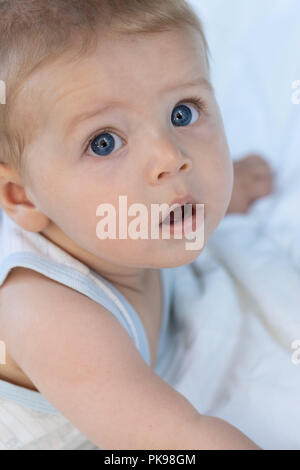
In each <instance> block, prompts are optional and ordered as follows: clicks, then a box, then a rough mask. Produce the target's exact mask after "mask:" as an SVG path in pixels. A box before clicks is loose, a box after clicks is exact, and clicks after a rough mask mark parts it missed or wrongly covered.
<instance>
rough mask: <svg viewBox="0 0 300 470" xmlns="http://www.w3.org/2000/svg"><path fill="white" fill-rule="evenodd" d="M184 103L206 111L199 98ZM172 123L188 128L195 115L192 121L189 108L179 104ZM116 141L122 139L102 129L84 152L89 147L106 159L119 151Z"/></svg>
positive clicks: (175, 109)
mask: <svg viewBox="0 0 300 470" xmlns="http://www.w3.org/2000/svg"><path fill="white" fill-rule="evenodd" d="M185 102H190V103H193V104H194V105H195V107H196V108H197V110H198V112H201V113H202V111H206V106H205V104H204V102H203V101H202V100H201V99H200V98H197V97H192V98H188V99H187V100H186V101H185ZM191 109H193V108H191ZM194 112H195V110H194ZM173 121H174V125H175V126H176V127H183V126H188V125H190V124H193V123H194V122H195V121H197V115H196V119H195V120H193V112H192V111H191V110H190V109H189V106H186V105H184V104H179V105H177V106H176V107H175V108H174V111H173V113H172V122H173ZM113 136H115V137H116V138H117V139H115V138H114V137H113ZM118 139H119V142H121V145H122V142H123V139H121V137H119V136H118V135H117V134H115V133H114V132H112V131H111V129H104V130H103V131H102V132H101V133H98V134H96V135H94V137H92V139H91V140H90V141H89V143H88V147H87V149H86V151H87V150H88V149H89V147H91V149H92V151H93V152H94V153H95V154H96V155H97V156H100V157H106V156H108V155H109V154H111V153H112V152H113V151H117V150H119V148H120V147H121V145H120V146H118V144H117V145H116V140H117V142H118Z"/></svg>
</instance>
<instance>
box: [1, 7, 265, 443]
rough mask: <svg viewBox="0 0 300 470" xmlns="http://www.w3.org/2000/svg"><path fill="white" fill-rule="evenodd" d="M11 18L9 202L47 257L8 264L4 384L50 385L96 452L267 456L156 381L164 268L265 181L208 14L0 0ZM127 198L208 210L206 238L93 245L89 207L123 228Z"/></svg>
mask: <svg viewBox="0 0 300 470" xmlns="http://www.w3.org/2000/svg"><path fill="white" fill-rule="evenodd" d="M0 24H1V26H0V35H1V37H0V43H1V52H0V63H1V73H0V79H1V80H3V81H4V82H5V83H6V104H5V105H1V107H0V112H1V117H0V118H1V128H0V139H1V154H0V161H1V164H0V204H1V208H2V210H3V216H4V215H5V216H7V217H8V218H9V220H11V221H13V223H14V227H15V228H14V230H17V228H18V230H19V231H20V233H21V234H22V237H23V241H24V243H25V241H26V240H30V243H35V241H36V240H38V243H39V246H42V247H46V249H45V250H44V251H42V256H41V251H39V252H38V253H39V264H37V263H36V264H34V263H33V262H32V265H30V263H29V261H28V262H27V261H26V260H28V259H29V257H28V256H27V258H26V253H23V252H22V253H20V252H18V253H14V255H13V256H15V258H14V262H13V263H11V264H9V268H7V265H8V263H6V264H5V263H4V262H3V263H2V264H1V271H0V272H1V273H2V278H3V281H2V287H1V290H0V293H1V296H0V300H1V303H0V338H1V340H3V341H4V342H5V345H6V365H5V366H1V368H0V374H1V375H0V378H1V379H2V380H3V381H6V382H7V383H10V384H15V385H18V386H19V387H23V388H25V389H26V392H28V393H29V392H32V393H34V394H35V395H34V397H36V396H37V392H39V393H41V394H42V395H43V396H44V397H45V398H46V399H47V400H49V402H50V403H51V404H52V405H53V406H54V407H55V409H56V410H58V411H59V412H60V413H61V414H62V415H63V416H64V417H66V418H67V419H68V420H69V421H70V422H71V423H73V425H74V426H76V428H78V429H79V430H80V431H81V432H82V433H83V434H84V435H85V436H87V437H88V438H89V439H90V440H91V441H92V442H93V443H95V444H96V446H98V447H99V448H100V449H258V447H257V446H256V444H255V443H253V442H252V441H250V440H249V439H248V438H247V437H246V436H245V435H243V434H242V433H241V432H240V431H239V430H238V429H236V428H235V427H233V426H231V425H230V424H228V423H226V422H225V421H223V420H221V419H218V418H215V417H212V416H204V415H200V414H199V412H198V411H197V410H196V409H195V408H194V407H193V406H192V404H191V403H189V402H188V400H187V399H185V397H183V396H182V395H181V394H179V393H178V392H177V391H176V390H174V389H173V388H172V387H171V386H170V385H169V384H168V383H167V382H166V381H164V380H163V376H160V375H159V374H158V373H156V366H157V361H158V359H160V354H159V353H160V351H162V350H161V347H162V341H163V337H162V334H167V333H166V332H167V326H166V325H164V315H165V313H166V312H165V310H164V308H165V307H164V302H165V295H167V294H166V292H165V291H164V286H165V284H164V283H162V272H165V271H168V272H172V268H175V267H178V266H182V265H186V264H189V263H191V262H193V261H194V260H195V259H196V258H197V257H198V256H199V255H200V253H201V251H202V250H203V248H204V246H205V244H206V243H207V241H208V240H209V238H210V236H211V235H212V233H213V232H214V230H215V229H216V228H217V227H218V225H219V224H220V222H221V221H222V219H223V217H224V216H225V214H226V213H228V212H246V211H247V210H248V208H249V206H250V204H251V203H252V202H253V201H254V200H255V199H257V198H258V197H261V196H263V195H267V194H268V193H269V192H270V191H271V183H272V178H271V176H270V175H271V172H270V169H269V167H268V165H267V164H266V163H265V162H264V160H263V159H262V158H260V157H258V156H250V157H248V158H247V159H244V160H241V161H240V162H237V163H236V164H235V165H233V162H232V159H231V156H230V153H229V148H228V144H227V141H226V136H225V133H224V127H223V122H222V117H221V114H220V110H219V107H218V104H217V102H216V99H215V95H214V90H213V87H212V84H211V80H210V73H209V53H208V46H207V43H206V40H205V36H204V33H203V30H202V26H201V23H200V20H199V18H198V17H197V15H196V14H195V13H194V12H193V10H192V9H191V7H189V6H188V4H187V3H186V2H185V1H184V0H164V1H162V0H126V1H124V0H114V1H112V0H26V2H24V0H2V1H1V3H0ZM234 167H236V168H237V172H236V180H235V182H234ZM249 167H251V168H252V169H251V170H249ZM256 171H257V172H258V173H260V174H261V182H260V183H258V182H257V181H258V180H255V178H256V175H255V172H256ZM252 172H253V173H252ZM246 180H247V184H245V181H246ZM120 195H126V196H127V204H128V206H130V205H132V204H135V203H142V204H143V205H144V206H145V207H146V208H147V209H148V210H149V213H150V208H151V205H152V204H165V203H167V204H168V205H169V206H171V205H172V202H173V201H175V200H178V201H179V202H180V205H183V204H185V203H187V204H188V203H194V204H196V203H198V204H204V205H205V225H204V240H205V244H204V246H203V247H202V248H201V249H200V250H186V249H185V240H184V238H181V239H176V238H175V237H173V236H171V237H170V238H169V239H163V238H162V237H160V238H159V239H151V238H148V239H132V238H130V237H127V238H124V239H120V238H117V239H113V238H106V239H100V238H99V237H98V236H97V234H96V225H97V222H98V220H99V219H98V218H97V217H96V209H97V207H98V206H99V204H103V203H107V204H111V205H112V206H113V207H115V208H116V216H117V220H118V215H119V214H118V207H119V196H120ZM193 207H194V206H193ZM164 215H167V213H166V212H165V213H164ZM185 222H186V219H185V220H184V221H181V222H180V223H182V226H184V223H185ZM169 225H170V226H171V225H175V224H171V223H170V224H169ZM177 225H178V224H177ZM160 228H161V224H160ZM14 233H16V232H11V237H13V236H15V235H14ZM30 243H29V244H28V246H31V245H30ZM11 245H13V243H11ZM22 246H24V245H22ZM26 246H27V245H26ZM32 246H33V245H32ZM2 249H3V250H4V248H2ZM32 249H33V248H32ZM43 249H44V248H43ZM55 250H56V251H55ZM36 251H38V249H37V250H36ZM51 253H55V256H56V257H55V260H54V258H52V259H51V256H52V255H51ZM2 255H3V257H4V255H6V253H2ZM59 256H61V261H60V262H59ZM43 257H44V260H42V259H41V258H43ZM46 258H48V259H46ZM35 259H37V256H36V258H35ZM64 260H66V262H70V267H66V266H65V265H64ZM71 261H72V263H73V265H71ZM51 263H52V264H51ZM76 263H78V264H76ZM50 265H51V269H50V268H49V266H50ZM4 266H5V268H4ZM77 267H78V269H79V270H82V271H81V274H80V275H81V277H79V273H78V271H77V273H76V276H77V277H76V281H74V280H73V279H75V274H74V272H75V271H76V269H77ZM4 269H5V272H4ZM85 269H86V271H85ZM58 272H59V273H63V276H62V275H61V276H60V275H58V274H57V273H58ZM71 278H72V280H71ZM83 278H85V279H83ZM87 278H89V279H88V281H89V282H90V283H91V280H92V282H93V289H96V285H97V289H98V290H97V292H98V293H97V295H96V294H95V293H94V292H96V291H93V293H92V290H91V289H90V287H87V286H88V285H87ZM79 281H80V282H79ZM100 281H101V284H100ZM81 285H84V287H82V288H81ZM90 285H92V284H89V286H90ZM100 285H101V286H102V288H103V291H102V294H101V295H102V297H101V296H100V295H99V292H100V287H99V286H100ZM112 286H113V287H112ZM109 287H110V288H111V290H109ZM109 292H110V294H111V293H113V294H114V297H112V294H111V297H110V298H114V299H115V306H113V305H112V303H109V300H106V295H108V293H109ZM101 299H104V300H101ZM120 299H121V300H120ZM116 305H117V307H118V314H117V313H115V310H116ZM120 312H123V314H122V315H123V316H122V319H121V314H120ZM112 313H113V314H112ZM117 315H120V318H118V317H117ZM130 315H131V317H130ZM133 322H136V323H135V324H136V325H137V328H136V331H137V339H141V341H144V340H145V344H148V346H149V350H148V351H147V350H146V349H145V351H146V352H145V355H144V357H143V354H142V353H141V350H138V348H137V344H138V341H133V340H132V339H133V336H132V337H130V334H128V332H129V331H134V328H133V329H131V327H130V325H131V326H132V323H133ZM162 331H163V333H162ZM143 332H144V333H145V338H144V337H143V334H144V333H143ZM145 358H146V359H147V360H146V359H145ZM0 395H1V387H0ZM32 402H33V400H32Z"/></svg>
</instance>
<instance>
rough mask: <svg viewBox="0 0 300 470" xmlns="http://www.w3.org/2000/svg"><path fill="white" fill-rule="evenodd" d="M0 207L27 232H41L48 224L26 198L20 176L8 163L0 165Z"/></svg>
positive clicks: (43, 215)
mask: <svg viewBox="0 0 300 470" xmlns="http://www.w3.org/2000/svg"><path fill="white" fill-rule="evenodd" d="M0 207H1V208H2V209H3V211H4V212H5V213H6V214H7V215H8V216H9V217H10V218H11V219H12V220H13V221H14V222H16V223H17V224H18V225H20V227H22V228H23V229H24V230H27V231H28V232H41V231H42V230H44V229H45V228H46V227H47V225H48V224H49V222H50V220H49V218H48V217H47V216H45V214H43V213H42V212H41V211H40V210H39V209H37V207H36V206H35V205H34V203H33V202H31V201H30V200H29V199H28V198H27V195H26V191H25V188H24V183H23V182H22V179H21V176H20V175H19V173H18V172H17V170H15V169H14V168H12V167H11V166H10V165H9V164H8V163H0Z"/></svg>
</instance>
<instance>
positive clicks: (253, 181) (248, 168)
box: [227, 154, 274, 214]
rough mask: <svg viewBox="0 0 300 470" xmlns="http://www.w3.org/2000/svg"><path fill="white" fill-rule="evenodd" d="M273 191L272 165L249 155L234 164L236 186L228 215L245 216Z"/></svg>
mask: <svg viewBox="0 0 300 470" xmlns="http://www.w3.org/2000/svg"><path fill="white" fill-rule="evenodd" d="M273 191H274V175H273V171H272V168H271V167H270V165H269V164H268V163H267V161H266V160H265V159H264V158H263V157H261V156H260V155H256V154H250V155H247V156H246V157H244V158H242V159H241V160H238V161H236V162H234V186H233V192H232V197H231V201H230V204H229V207H228V209H227V214H230V213H242V214H245V213H247V212H248V209H249V207H250V206H251V204H252V203H253V202H254V201H256V200H257V199H259V198H261V197H265V196H268V195H269V194H271V193H273Z"/></svg>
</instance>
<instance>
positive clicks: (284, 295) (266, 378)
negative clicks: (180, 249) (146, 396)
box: [168, 0, 300, 450]
mask: <svg viewBox="0 0 300 470" xmlns="http://www.w3.org/2000/svg"><path fill="white" fill-rule="evenodd" d="M190 3H191V4H192V5H193V6H196V7H197V8H198V11H199V13H201V15H202V17H203V18H204V23H205V25H206V30H207V35H208V39H209V42H210V44H211V50H212V54H213V57H214V62H213V81H214V84H215V88H216V92H217V97H218V100H219V103H220V107H221V110H222V112H223V116H224V123H225V128H226V132H227V136H228V140H229V144H230V148H231V151H232V154H233V158H240V157H241V156H242V155H243V154H245V153H246V152H249V151H258V152H262V153H263V154H264V155H265V157H266V158H267V159H268V160H269V162H270V163H271V165H272V167H273V169H274V172H275V174H276V185H277V189H276V192H275V193H274V194H273V195H271V196H268V197H266V198H264V199H262V200H260V201H257V202H256V203H255V204H254V205H253V206H252V209H251V210H250V212H249V214H248V215H229V216H226V217H225V218H224V220H223V221H222V222H221V224H220V226H219V227H218V229H217V230H216V231H215V233H214V234H213V236H212V238H211V239H210V240H209V242H208V245H207V247H206V249H205V250H204V252H203V253H202V254H201V255H200V256H199V257H198V258H197V260H196V261H195V262H194V263H193V264H192V265H190V266H182V267H179V268H177V270H178V275H177V276H176V289H175V292H176V293H175V311H174V316H175V320H176V322H177V330H178V332H177V335H178V337H177V339H178V346H177V351H176V356H175V357H174V360H173V367H172V369H170V370H169V377H168V381H169V383H171V384H172V385H173V386H174V387H175V388H176V389H177V390H178V391H180V392H181V393H182V394H183V395H184V396H186V397H187V398H188V399H189V400H190V401H191V402H192V403H193V405H194V406H195V407H196V408H197V409H198V410H199V412H201V413H205V414H209V415H214V416H219V417H221V418H223V419H225V420H227V421H228V422H231V423H232V424H234V425H235V426H237V427H238V428H239V429H240V430H242V431H243V432H244V433H245V434H246V435H248V436H249V437H250V438H251V439H253V440H254V441H255V442H256V443H257V444H258V445H259V446H261V447H262V448H264V449H298V450H299V449H300V402H299V392H300V247H299V243H298V240H300V217H299V202H300V184H299V183H300V155H299V148H300V132H299V129H300V105H294V104H292V101H291V97H292V92H293V90H292V83H293V81H294V80H300V57H299V54H298V50H299V44H300V29H299V15H300V2H299V1H298V0H243V1H239V0H226V2H224V0H206V1H205V2H204V1H201V2H200V1H199V2H198V1H196V0H190ZM297 341H298V343H297ZM297 344H298V346H297ZM293 346H294V348H293Z"/></svg>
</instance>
